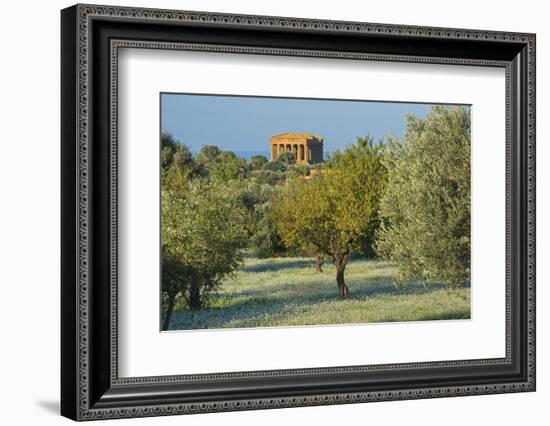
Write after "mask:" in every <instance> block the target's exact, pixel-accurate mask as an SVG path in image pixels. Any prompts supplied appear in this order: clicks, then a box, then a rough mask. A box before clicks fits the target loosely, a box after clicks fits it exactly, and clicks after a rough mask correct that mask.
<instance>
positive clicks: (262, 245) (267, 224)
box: [244, 180, 286, 258]
mask: <svg viewBox="0 0 550 426" xmlns="http://www.w3.org/2000/svg"><path fill="white" fill-rule="evenodd" d="M277 192H278V188H277V187H276V186H273V185H269V184H263V183H260V182H257V181H256V180H253V181H251V182H249V184H248V187H247V189H246V190H245V192H244V193H245V194H246V199H247V200H248V202H249V205H250V204H252V203H253V211H252V214H251V215H250V220H249V224H250V231H251V232H250V241H249V248H250V249H251V250H252V252H253V253H254V254H255V255H256V256H258V257H260V258H266V257H273V256H280V255H281V254H283V253H284V251H285V249H286V247H285V245H284V244H283V241H282V239H281V237H280V235H279V233H278V232H277V227H276V226H275V224H274V223H273V220H272V215H271V211H272V209H273V203H272V200H273V197H274V195H275V194H276V193H277Z"/></svg>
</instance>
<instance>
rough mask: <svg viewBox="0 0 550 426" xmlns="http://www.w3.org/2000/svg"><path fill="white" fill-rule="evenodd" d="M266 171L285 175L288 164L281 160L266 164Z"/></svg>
mask: <svg viewBox="0 0 550 426" xmlns="http://www.w3.org/2000/svg"><path fill="white" fill-rule="evenodd" d="M263 168H264V170H267V171H271V172H275V173H276V172H279V173H284V172H285V171H286V169H287V163H285V162H283V161H279V160H275V161H268V162H267V163H265V164H264V167H263Z"/></svg>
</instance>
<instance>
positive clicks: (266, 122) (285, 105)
mask: <svg viewBox="0 0 550 426" xmlns="http://www.w3.org/2000/svg"><path fill="white" fill-rule="evenodd" d="M161 105H162V110H161V111H162V115H161V127H162V129H163V130H166V131H168V132H170V133H172V135H173V136H174V137H175V138H176V139H177V140H179V141H180V142H182V143H184V144H186V145H187V146H188V147H190V148H191V150H192V151H194V152H197V151H199V150H200V148H201V146H202V145H218V146H219V147H220V148H221V149H223V150H230V151H235V152H243V151H266V152H267V151H269V138H270V137H271V136H272V135H275V134H278V133H282V132H286V131H289V132H297V133H303V132H308V133H314V134H317V135H321V136H323V137H324V140H325V141H324V149H325V152H332V151H334V150H336V149H340V150H341V149H343V148H345V147H346V145H349V144H352V143H354V142H355V141H356V139H357V137H358V136H365V135H367V134H370V135H371V136H373V137H374V138H375V139H379V138H382V137H385V136H387V135H388V134H392V135H394V136H396V137H402V136H403V134H404V131H405V114H407V113H408V114H414V115H416V116H419V117H424V116H425V115H426V113H427V111H428V110H429V108H430V105H428V104H413V103H396V102H368V101H338V100H320V99H297V98H265V97H245V96H215V95H187V94H162V95H161Z"/></svg>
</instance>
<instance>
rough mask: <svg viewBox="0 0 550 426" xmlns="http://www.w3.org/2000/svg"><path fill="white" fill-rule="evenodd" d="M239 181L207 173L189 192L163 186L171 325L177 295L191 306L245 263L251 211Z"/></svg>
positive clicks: (164, 263) (164, 258) (164, 269)
mask: <svg viewBox="0 0 550 426" xmlns="http://www.w3.org/2000/svg"><path fill="white" fill-rule="evenodd" d="M239 194H240V192H239V189H238V188H237V187H236V185H231V184H228V183H224V184H222V183H217V182H215V181H210V180H207V179H204V178H197V179H194V180H192V181H189V182H188V183H187V185H186V191H185V196H184V197H182V196H180V195H179V194H178V193H177V192H174V191H170V190H163V191H162V237H161V241H162V290H163V295H164V297H165V300H166V305H167V308H166V314H165V317H164V323H163V329H165V330H166V329H168V327H169V324H170V318H171V315H172V312H173V309H174V305H175V302H176V298H178V297H180V298H182V299H183V302H184V304H185V305H186V306H187V307H188V308H189V309H200V308H203V307H205V306H206V305H207V303H208V300H209V297H210V295H211V294H212V292H213V291H215V290H216V289H217V288H218V287H219V285H220V284H221V282H222V279H223V278H224V277H225V276H227V275H228V274H230V273H231V272H233V271H234V270H235V269H236V268H237V267H238V265H239V264H240V262H241V249H242V248H243V247H244V246H245V245H246V242H247V238H248V233H247V230H246V228H245V226H244V225H245V223H244V222H245V218H246V212H245V211H244V207H243V204H242V202H241V200H240V196H239Z"/></svg>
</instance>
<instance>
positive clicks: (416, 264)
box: [376, 106, 470, 286]
mask: <svg viewBox="0 0 550 426" xmlns="http://www.w3.org/2000/svg"><path fill="white" fill-rule="evenodd" d="M384 164H385V165H386V167H387V169H388V173H389V179H388V185H387V188H386V191H385V194H384V197H383V199H382V203H381V209H380V212H381V216H382V218H383V221H382V225H381V227H380V230H379V232H378V233H377V240H378V241H377V247H376V248H377V252H378V253H379V254H380V255H382V256H384V257H386V258H388V259H392V260H394V261H396V262H398V264H399V269H398V274H397V278H398V282H399V281H406V280H413V279H420V280H424V281H426V282H428V283H429V282H439V283H445V284H448V285H451V286H456V285H464V284H467V283H468V282H469V280H470V110H469V108H465V107H445V106H435V107H433V108H432V110H431V111H430V112H429V114H428V116H427V117H426V118H425V119H423V120H422V119H418V118H416V117H413V116H408V117H407V132H406V135H405V141H404V143H401V142H399V141H398V140H395V139H391V140H390V141H389V144H388V146H387V150H386V153H385V157H384Z"/></svg>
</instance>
